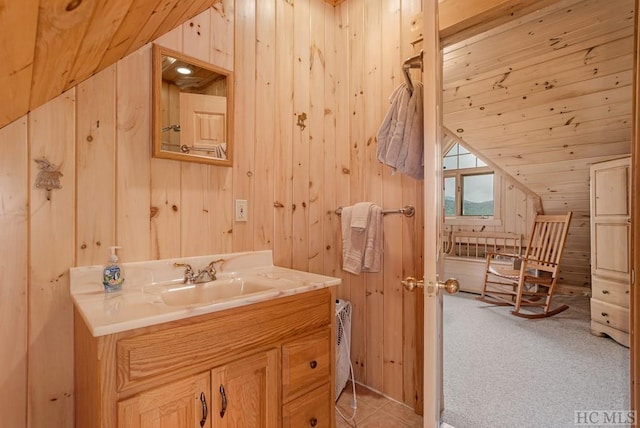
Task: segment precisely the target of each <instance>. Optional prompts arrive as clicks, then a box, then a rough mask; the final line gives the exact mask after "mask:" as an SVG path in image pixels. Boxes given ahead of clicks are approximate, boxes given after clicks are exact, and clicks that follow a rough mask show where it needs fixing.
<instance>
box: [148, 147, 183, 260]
mask: <svg viewBox="0 0 640 428" xmlns="http://www.w3.org/2000/svg"><path fill="white" fill-rule="evenodd" d="M150 173H151V195H150V198H151V199H150V203H151V214H150V216H151V220H150V221H151V224H150V228H151V229H150V231H151V250H150V251H151V258H152V259H167V258H171V257H181V256H182V255H183V252H182V228H181V224H182V222H181V218H182V212H183V209H182V208H183V205H182V191H181V188H182V175H181V168H180V163H179V162H178V161H174V160H169V159H151V165H150Z"/></svg>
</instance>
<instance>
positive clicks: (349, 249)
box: [341, 207, 366, 275]
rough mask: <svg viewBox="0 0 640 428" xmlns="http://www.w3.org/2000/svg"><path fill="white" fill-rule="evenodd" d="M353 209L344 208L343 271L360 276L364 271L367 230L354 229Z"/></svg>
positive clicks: (342, 223)
mask: <svg viewBox="0 0 640 428" xmlns="http://www.w3.org/2000/svg"><path fill="white" fill-rule="evenodd" d="M352 214H353V207H344V208H342V214H341V215H342V218H341V220H342V222H341V225H342V270H344V271H346V272H349V273H353V274H356V275H358V274H359V273H360V271H361V270H362V257H363V255H364V248H365V244H366V240H365V238H366V235H365V230H358V229H353V228H352V227H351V218H352Z"/></svg>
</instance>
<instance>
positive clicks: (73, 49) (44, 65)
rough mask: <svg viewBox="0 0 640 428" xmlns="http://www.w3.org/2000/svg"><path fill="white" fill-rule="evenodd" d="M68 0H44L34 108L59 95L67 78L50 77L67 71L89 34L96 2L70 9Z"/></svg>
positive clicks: (32, 105) (33, 99) (34, 83)
mask: <svg viewBox="0 0 640 428" xmlns="http://www.w3.org/2000/svg"><path fill="white" fill-rule="evenodd" d="M68 4H69V2H68V0H41V1H40V8H39V10H38V27H37V41H38V43H36V45H35V57H34V59H33V78H32V85H31V99H30V102H29V107H30V108H31V109H34V108H35V107H38V106H40V105H42V104H44V103H45V102H46V101H48V100H50V99H52V98H54V97H55V96H57V95H60V93H62V91H63V90H64V89H65V84H66V83H67V80H66V79H65V78H64V77H65V76H55V77H51V76H50V75H49V73H51V70H67V66H66V64H72V63H73V61H74V59H75V58H76V55H77V53H78V49H79V48H80V43H81V42H82V39H83V36H84V34H85V32H86V31H87V28H88V25H89V22H90V21H91V16H92V15H93V13H94V10H95V8H96V5H97V2H84V3H79V5H78V7H76V8H75V9H72V10H67V5H68Z"/></svg>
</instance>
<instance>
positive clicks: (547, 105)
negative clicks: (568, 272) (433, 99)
mask: <svg viewBox="0 0 640 428" xmlns="http://www.w3.org/2000/svg"><path fill="white" fill-rule="evenodd" d="M633 32H634V1H633V0H610V1H607V2H601V1H599V0H581V1H580V0H561V1H559V2H558V3H555V4H552V5H548V6H547V7H545V8H543V9H540V10H538V11H535V12H533V13H529V14H527V15H525V16H521V17H519V18H517V19H516V20H512V21H509V22H506V23H502V24H501V25H499V26H496V27H494V28H491V29H490V30H488V31H485V32H483V33H481V34H478V35H475V36H473V37H471V38H468V39H466V40H462V41H455V42H454V43H452V44H449V45H447V46H446V47H445V48H444V52H443V61H444V71H443V89H444V91H443V122H444V125H445V127H446V128H448V129H449V130H450V131H452V132H453V133H454V134H455V135H456V136H457V137H459V138H461V139H463V140H464V141H465V142H466V143H467V145H468V146H469V147H471V148H472V149H473V150H474V151H476V152H477V154H479V155H480V156H481V157H483V158H485V159H488V160H490V161H491V162H492V163H493V164H495V165H497V166H498V167H500V168H502V169H503V170H504V171H505V172H507V173H508V174H509V175H511V176H512V177H514V178H515V179H516V180H519V181H520V182H521V183H522V184H523V185H524V186H526V187H527V188H529V189H530V190H531V191H533V192H534V193H536V194H538V195H539V196H540V197H541V201H542V209H543V211H544V212H545V213H549V214H553V213H560V212H566V211H568V210H571V211H573V212H574V217H573V221H572V229H571V230H570V237H569V240H568V241H567V251H566V252H565V258H567V257H570V258H573V259H574V260H575V261H576V267H577V265H578V264H580V263H578V260H582V264H584V265H585V266H584V267H582V268H579V270H580V274H579V275H578V276H583V277H584V282H585V285H586V284H587V283H588V272H589V271H588V269H589V267H588V259H589V227H588V224H589V165H590V164H591V163H594V162H599V161H603V160H607V159H612V158H617V157H621V156H624V155H629V154H630V152H631V124H632V121H631V118H632V92H633V91H632V80H633V49H634V46H633ZM576 273H577V272H576ZM577 282H579V281H577Z"/></svg>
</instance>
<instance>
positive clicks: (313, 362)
mask: <svg viewBox="0 0 640 428" xmlns="http://www.w3.org/2000/svg"><path fill="white" fill-rule="evenodd" d="M309 366H311V368H312V369H315V368H316V367H318V362H317V361H316V360H313V361H311V362H310V363H309Z"/></svg>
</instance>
